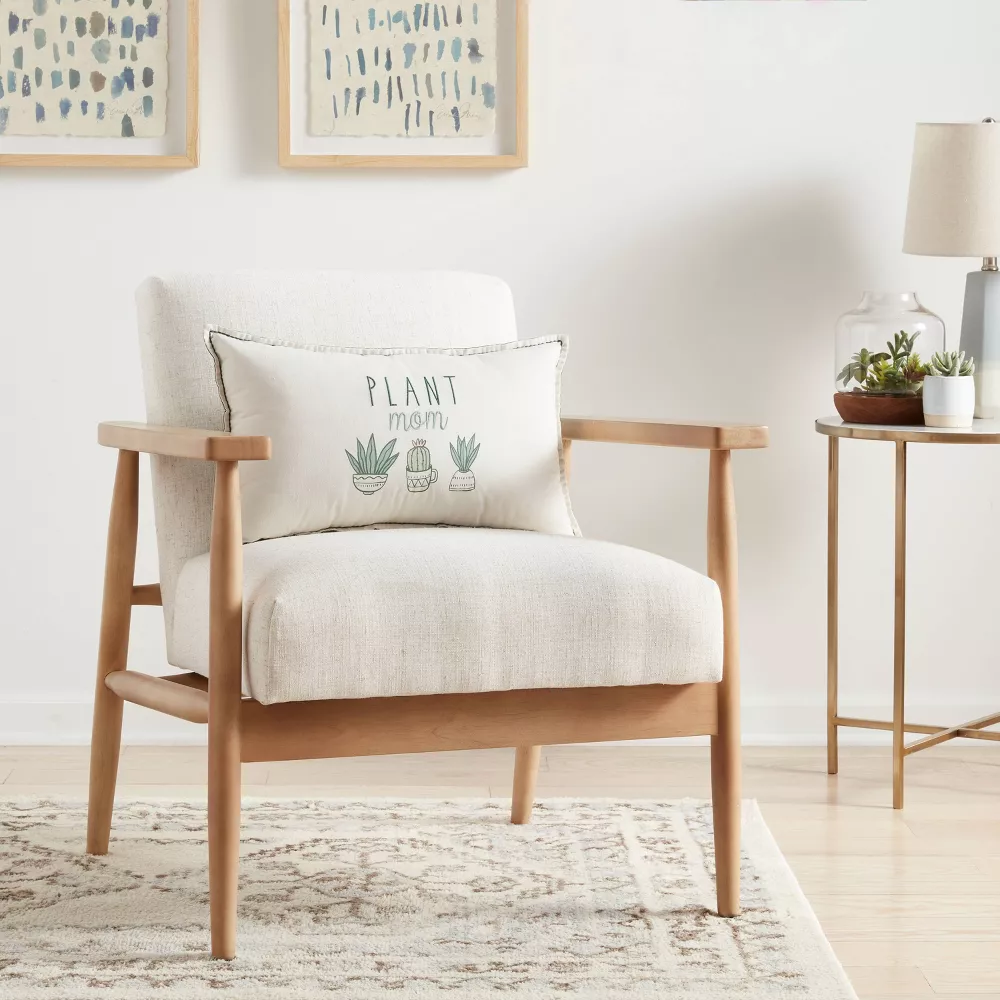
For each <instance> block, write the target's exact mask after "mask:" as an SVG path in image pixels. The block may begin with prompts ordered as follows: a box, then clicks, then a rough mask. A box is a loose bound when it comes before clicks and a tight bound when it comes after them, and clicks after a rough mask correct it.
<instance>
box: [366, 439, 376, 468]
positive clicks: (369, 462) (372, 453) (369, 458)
mask: <svg viewBox="0 0 1000 1000" xmlns="http://www.w3.org/2000/svg"><path fill="white" fill-rule="evenodd" d="M377 465H378V449H377V448H376V447H375V435H374V434H373V435H372V436H371V437H370V438H369V439H368V451H367V452H366V454H365V468H367V469H368V474H369V475H370V476H374V475H375V468H376V466H377Z"/></svg>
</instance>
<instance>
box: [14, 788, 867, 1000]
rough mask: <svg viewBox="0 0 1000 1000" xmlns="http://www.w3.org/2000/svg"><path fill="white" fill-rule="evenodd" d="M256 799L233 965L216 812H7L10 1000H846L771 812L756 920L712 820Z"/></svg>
mask: <svg viewBox="0 0 1000 1000" xmlns="http://www.w3.org/2000/svg"><path fill="white" fill-rule="evenodd" d="M507 810H508V804H507V803H504V802H501V801H489V802H482V801H468V802H462V801H456V802H428V801H422V802H395V801H377V800H372V801H367V802H342V801H311V802H280V801H274V802H246V803H245V804H244V812H243V848H242V859H241V868H240V925H239V957H238V958H237V960H236V961H235V962H232V963H229V962H215V961H212V960H210V959H209V958H208V956H207V951H206V950H207V947H208V891H207V871H206V864H207V854H208V852H207V844H206V840H205V809H204V806H203V805H192V804H186V803H166V802H159V803H157V802H141V803H140V802H135V803H128V804H124V805H119V806H118V807H117V808H116V810H115V820H114V832H113V837H112V842H111V853H110V854H109V855H108V857H106V858H91V857H88V856H87V855H85V854H84V853H83V838H84V830H85V828H86V809H85V807H84V806H83V805H80V804H78V803H73V804H67V803H60V802H48V801H34V802H23V801H21V802H10V801H7V802H2V801H0V996H2V997H4V998H9V1000H34V998H40V997H44V998H48V1000H64V998H73V1000H80V998H87V997H94V998H96V997H100V998H102V1000H116V998H129V1000H136V998H141V1000H146V998H148V997H156V998H157V1000H200V998H204V997H212V998H213V1000H219V998H220V997H227V996H229V997H233V998H234V1000H236V998H238V1000H258V998H267V1000H311V998H314V997H343V998H346V1000H370V998H386V1000H387V998H390V997H392V998H394V1000H407V998H417V997H419V998H427V997H436V998H443V997H445V996H453V997H460V998H462V1000H483V998H486V997H490V998H497V997H501V996H503V997H512V998H515V1000H527V998H567V997H573V998H594V1000H597V998H601V1000H605V998H607V1000H612V998H625V997H628V998H629V1000H644V998H650V1000H652V998H654V997H655V998H656V1000H666V998H676V1000H717V998H726V1000H728V998H737V997H738V998H740V1000H791V998H797V1000H853V998H854V993H853V991H852V990H851V988H850V986H849V985H848V984H847V981H846V979H845V977H844V973H843V971H842V969H841V968H840V966H839V964H838V963H837V961H836V959H835V958H834V956H833V953H832V951H831V949H830V946H829V944H828V943H827V941H826V939H825V938H824V937H823V935H822V933H821V931H820V929H819V925H818V924H817V922H816V919H815V917H814V915H813V913H812V911H811V910H810V908H809V906H808V904H807V903H806V901H805V899H804V898H803V896H802V894H801V892H800V891H799V889H798V886H797V884H796V882H795V879H794V878H793V876H792V874H791V872H790V870H789V869H788V866H787V864H786V863H785V861H784V859H783V858H782V856H781V854H780V852H779V851H778V849H777V847H776V845H775V843H774V841H773V840H772V838H771V835H770V833H769V832H768V830H767V828H766V826H765V825H764V823H763V820H762V819H761V817H760V814H759V813H758V811H757V807H756V805H755V804H753V803H747V804H746V806H745V809H744V838H743V850H744V871H743V898H744V904H745V909H744V913H743V916H741V917H740V918H738V919H736V920H722V919H720V918H719V917H717V916H716V915H715V914H714V912H713V907H714V905H715V899H714V895H715V894H714V886H713V858H712V831H711V810H710V808H709V807H708V806H707V805H706V804H705V803H700V802H681V803H671V804H656V803H620V802H598V801H591V802H579V801H559V800H556V801H550V802H543V803H542V804H540V805H539V806H538V808H537V809H536V812H535V818H534V821H533V823H532V825H531V826H527V827H514V826H511V825H510V824H509V823H508V822H507Z"/></svg>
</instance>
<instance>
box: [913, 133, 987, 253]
mask: <svg viewBox="0 0 1000 1000" xmlns="http://www.w3.org/2000/svg"><path fill="white" fill-rule="evenodd" d="M903 251H904V252H905V253H912V254H924V255H927V256H930V257H1000V124H997V123H983V124H975V125H971V124H970V125H918V126H917V141H916V146H915V148H914V151H913V173H912V175H911V178H910V207H909V211H908V213H907V218H906V239H905V241H904V243H903Z"/></svg>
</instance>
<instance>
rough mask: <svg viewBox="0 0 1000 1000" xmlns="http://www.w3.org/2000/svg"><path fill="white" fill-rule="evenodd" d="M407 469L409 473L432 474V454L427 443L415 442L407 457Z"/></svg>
mask: <svg viewBox="0 0 1000 1000" xmlns="http://www.w3.org/2000/svg"><path fill="white" fill-rule="evenodd" d="M406 469H407V471H408V472H430V470H431V453H430V449H428V447H427V442H426V441H419V440H418V441H414V442H413V447H412V448H411V449H410V450H409V452H407V455H406Z"/></svg>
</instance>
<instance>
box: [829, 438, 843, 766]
mask: <svg viewBox="0 0 1000 1000" xmlns="http://www.w3.org/2000/svg"><path fill="white" fill-rule="evenodd" d="M827 490H828V493H827V536H826V538H827V541H826V770H827V773H828V774H836V773H837V770H838V766H839V760H838V735H839V730H838V729H837V714H838V711H839V707H838V704H837V701H838V698H837V669H838V648H837V643H838V638H839V629H840V614H839V569H840V567H839V560H840V439H839V438H835V437H831V438H830V460H829V466H828V476H827Z"/></svg>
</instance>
